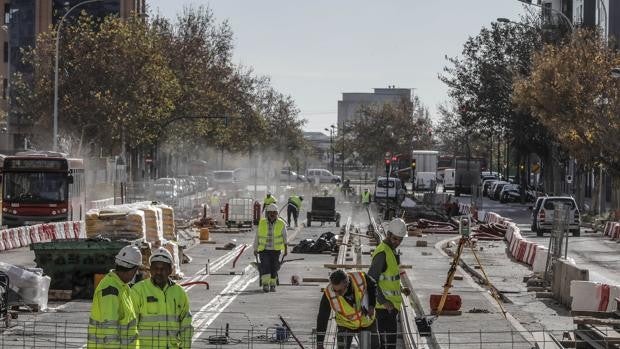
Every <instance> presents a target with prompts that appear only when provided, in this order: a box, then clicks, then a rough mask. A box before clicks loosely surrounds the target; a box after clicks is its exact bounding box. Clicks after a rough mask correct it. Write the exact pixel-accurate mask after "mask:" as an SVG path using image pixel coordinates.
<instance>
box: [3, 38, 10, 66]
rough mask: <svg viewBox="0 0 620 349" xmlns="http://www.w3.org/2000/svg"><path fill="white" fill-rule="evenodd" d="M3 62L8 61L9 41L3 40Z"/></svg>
mask: <svg viewBox="0 0 620 349" xmlns="http://www.w3.org/2000/svg"><path fill="white" fill-rule="evenodd" d="M3 52H4V63H8V62H9V43H8V42H7V41H5V42H4V51H3Z"/></svg>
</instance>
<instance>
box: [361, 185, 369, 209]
mask: <svg viewBox="0 0 620 349" xmlns="http://www.w3.org/2000/svg"><path fill="white" fill-rule="evenodd" d="M362 205H364V206H365V207H368V206H369V205H370V192H369V191H368V188H364V192H363V193H362Z"/></svg>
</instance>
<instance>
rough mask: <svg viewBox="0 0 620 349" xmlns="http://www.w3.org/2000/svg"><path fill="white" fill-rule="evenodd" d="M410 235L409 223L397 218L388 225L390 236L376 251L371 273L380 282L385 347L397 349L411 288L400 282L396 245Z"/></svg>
mask: <svg viewBox="0 0 620 349" xmlns="http://www.w3.org/2000/svg"><path fill="white" fill-rule="evenodd" d="M406 235H407V224H406V223H405V221H403V220H402V219H400V218H395V219H393V220H392V221H390V223H389V224H388V229H387V236H386V238H385V239H384V240H383V241H382V242H381V243H380V244H379V246H377V248H376V249H375V251H374V252H373V254H372V262H371V264H370V269H369V270H368V275H369V276H370V277H372V278H373V279H375V280H378V281H377V288H378V290H377V327H378V329H379V334H380V335H381V348H382V349H395V348H396V340H397V335H396V334H397V332H398V321H397V316H398V312H399V311H400V306H401V304H402V302H403V296H402V294H403V293H404V294H405V295H407V296H408V295H409V293H410V291H409V289H408V288H406V287H403V288H401V285H400V255H399V254H398V253H396V248H397V247H398V246H400V244H401V242H402V241H403V239H404V238H405V236H406Z"/></svg>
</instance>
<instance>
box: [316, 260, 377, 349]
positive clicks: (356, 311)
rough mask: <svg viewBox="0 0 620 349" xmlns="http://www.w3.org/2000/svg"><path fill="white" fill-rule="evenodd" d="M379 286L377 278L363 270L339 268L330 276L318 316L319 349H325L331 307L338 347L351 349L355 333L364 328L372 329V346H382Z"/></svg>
mask: <svg viewBox="0 0 620 349" xmlns="http://www.w3.org/2000/svg"><path fill="white" fill-rule="evenodd" d="M376 288H377V285H376V283H375V280H373V279H372V278H371V277H369V276H368V275H366V273H363V272H351V273H348V274H347V273H345V272H344V271H343V270H341V269H337V270H336V271H334V272H333V273H331V274H330V275H329V285H327V287H325V289H324V291H323V297H322V298H321V305H320V306H319V314H318V316H317V319H316V331H317V348H318V349H322V348H323V341H324V338H325V331H326V329H327V322H328V321H329V315H330V312H331V310H333V311H334V313H335V314H336V325H337V330H338V332H337V336H336V337H337V342H338V349H349V348H350V347H351V340H352V339H353V336H355V335H358V334H359V333H360V332H362V331H369V332H370V340H371V343H370V344H371V345H370V346H369V348H378V347H379V344H380V340H379V334H378V332H377V322H376V321H375V304H376ZM360 340H361V339H360ZM360 347H362V346H361V345H360Z"/></svg>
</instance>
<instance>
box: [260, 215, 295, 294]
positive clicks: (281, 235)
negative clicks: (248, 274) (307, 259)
mask: <svg viewBox="0 0 620 349" xmlns="http://www.w3.org/2000/svg"><path fill="white" fill-rule="evenodd" d="M265 214H266V215H267V218H261V220H260V221H259V222H258V229H257V231H256V236H255V237H254V255H255V256H258V257H259V259H260V263H259V271H260V284H261V286H263V291H264V292H270V291H271V292H275V291H276V283H277V279H278V270H279V269H280V254H281V253H282V251H284V255H283V256H282V258H284V256H286V255H287V254H288V247H287V246H286V240H287V235H286V223H285V222H284V220H283V219H281V218H279V217H278V206H276V204H270V205H269V206H267V208H266V209H265Z"/></svg>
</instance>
